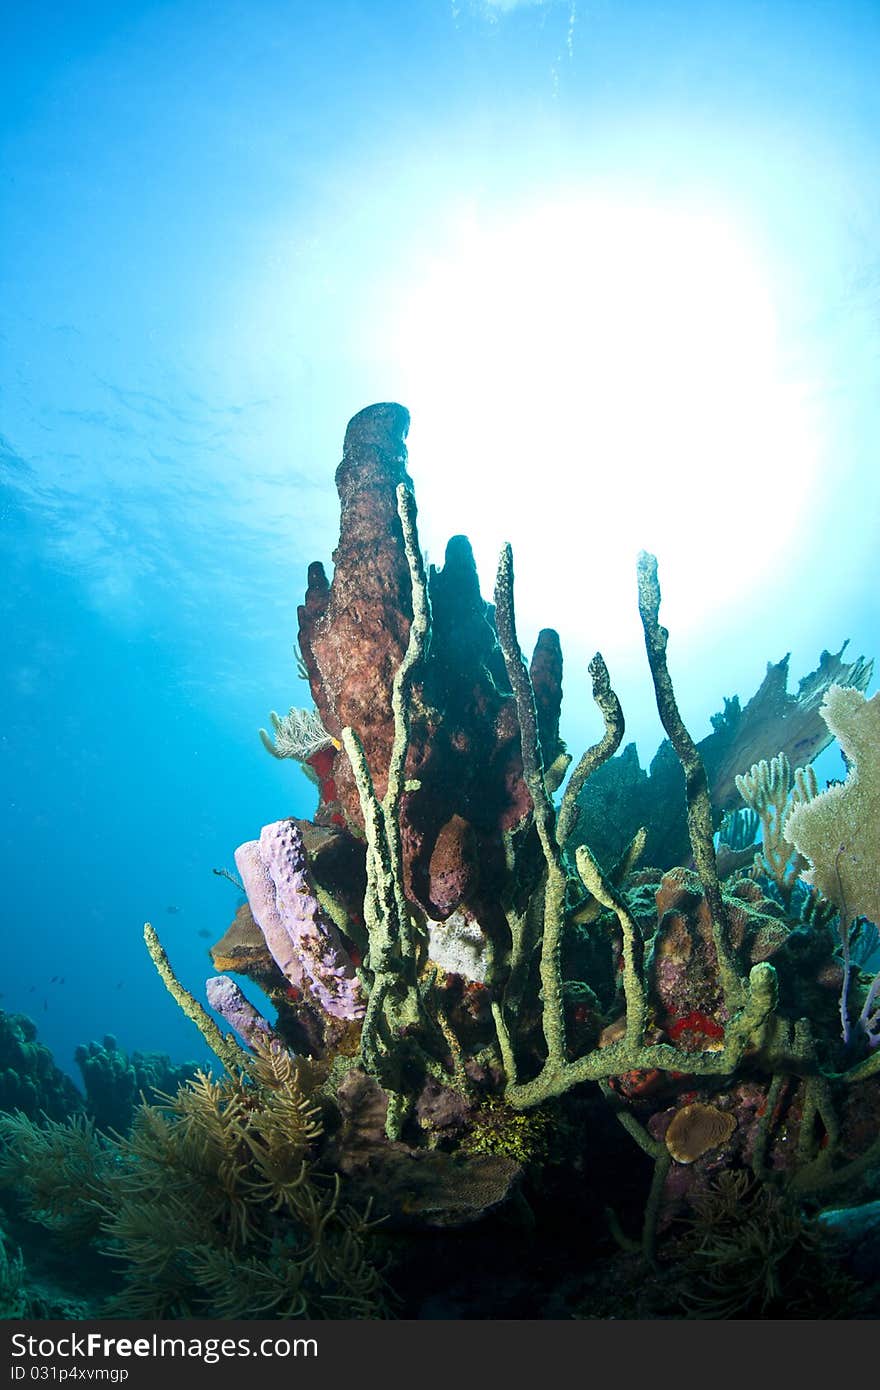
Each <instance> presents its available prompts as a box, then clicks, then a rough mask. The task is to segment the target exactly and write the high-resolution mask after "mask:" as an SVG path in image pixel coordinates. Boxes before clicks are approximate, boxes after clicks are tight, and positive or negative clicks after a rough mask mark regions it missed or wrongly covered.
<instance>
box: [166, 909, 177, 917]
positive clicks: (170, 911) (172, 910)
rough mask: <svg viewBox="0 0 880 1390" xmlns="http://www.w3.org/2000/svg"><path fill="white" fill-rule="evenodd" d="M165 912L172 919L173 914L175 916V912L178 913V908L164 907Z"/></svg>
mask: <svg viewBox="0 0 880 1390" xmlns="http://www.w3.org/2000/svg"><path fill="white" fill-rule="evenodd" d="M165 911H166V912H169V913H170V914H171V916H172V917H173V916H174V914H175V913H176V912H179V911H180V908H179V907H174V906H172V907H166V909H165Z"/></svg>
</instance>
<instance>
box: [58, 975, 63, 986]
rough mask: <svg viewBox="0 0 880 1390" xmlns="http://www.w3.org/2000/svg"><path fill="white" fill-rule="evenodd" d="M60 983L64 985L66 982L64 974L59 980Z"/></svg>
mask: <svg viewBox="0 0 880 1390" xmlns="http://www.w3.org/2000/svg"><path fill="white" fill-rule="evenodd" d="M58 983H59V985H63V984H64V976H63V975H62V976H61V979H60V980H59V981H58Z"/></svg>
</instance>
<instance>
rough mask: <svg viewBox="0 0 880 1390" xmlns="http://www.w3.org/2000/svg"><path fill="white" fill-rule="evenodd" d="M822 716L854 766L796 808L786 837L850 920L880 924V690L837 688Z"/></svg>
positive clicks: (820, 886)
mask: <svg viewBox="0 0 880 1390" xmlns="http://www.w3.org/2000/svg"><path fill="white" fill-rule="evenodd" d="M819 712H820V714H821V715H822V718H823V719H824V720H825V723H826V724H827V725H828V728H829V729H830V730H831V732H832V733H833V734H836V736H837V739H838V742H839V743H840V746H841V748H842V749H843V751H844V753H845V754H846V757H847V761H848V762H849V765H850V767H849V774H848V776H847V779H846V781H845V782H844V783H842V784H841V785H839V786H834V787H828V788H827V790H826V791H824V792H821V793H820V794H819V795H818V796H815V797H813V798H812V800H810V801H807V802H805V803H804V804H803V805H796V806H794V808H793V809H792V810H791V811H790V812H789V815H788V816H787V818H786V821H785V832H784V833H785V838H786V840H788V841H789V843H790V844H792V845H794V847H795V849H797V850H799V851H800V853H801V854H803V855H804V856H805V857H806V858H807V859H809V860H810V863H811V865H812V869H811V872H810V874H809V875H808V877H809V878H810V881H811V882H812V883H813V884H815V886H816V887H817V888H818V889H819V891H820V892H821V893H823V894H824V895H825V897H826V898H829V899H830V900H831V902H833V903H836V904H837V906H838V907H839V908H840V910H841V912H842V913H843V914H844V916H845V918H846V920H847V921H850V920H851V919H852V918H853V917H859V916H864V917H867V918H869V920H870V921H872V922H875V923H877V925H878V926H880V692H878V693H877V694H876V695H872V696H871V699H870V700H866V699H865V696H864V695H863V694H862V692H861V691H860V690H856V689H854V688H852V687H850V686H841V685H832V686H829V688H828V690H827V691H826V692H825V698H824V700H823V701H822V705H821V708H820V711H819Z"/></svg>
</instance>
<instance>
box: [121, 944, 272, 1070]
mask: <svg viewBox="0 0 880 1390" xmlns="http://www.w3.org/2000/svg"><path fill="white" fill-rule="evenodd" d="M144 941H145V942H146V946H147V950H148V951H149V953H150V956H151V957H152V960H153V964H154V965H155V967H156V969H157V970H158V972H159V978H160V979H161V981H162V983H163V984H164V986H165V988H166V989H167V990H168V993H169V994H170V995H171V997H172V999H173V1000H174V1002H175V1004H176V1005H177V1007H178V1008H179V1009H180V1010H181V1011H182V1012H183V1013H185V1014H186V1016H187V1018H188V1019H190V1020H191V1021H192V1022H193V1023H194V1024H195V1025H196V1027H197V1028H198V1030H199V1032H200V1033H201V1035H202V1037H203V1038H204V1039H205V1042H206V1043H207V1044H208V1046H209V1048H210V1049H211V1051H212V1052H213V1053H214V1055H215V1056H216V1057H219V1059H220V1061H221V1062H222V1063H223V1065H224V1067H225V1068H226V1070H227V1071H228V1072H229V1074H230V1076H236V1075H237V1074H238V1073H239V1072H240V1071H246V1070H247V1068H248V1066H249V1065H250V1058H249V1057H248V1054H247V1053H246V1052H245V1051H244V1049H243V1048H242V1047H239V1045H238V1043H237V1042H236V1041H235V1039H234V1038H233V1037H232V1035H231V1034H229V1033H227V1034H225V1035H224V1034H223V1033H221V1032H220V1029H219V1028H218V1027H217V1025H216V1023H215V1022H214V1020H213V1018H211V1016H210V1014H208V1013H207V1012H206V1011H205V1009H204V1008H203V1007H202V1005H201V1004H200V1003H199V1001H198V999H196V998H195V997H194V996H193V995H192V994H190V992H189V990H188V989H185V988H184V986H183V985H182V984H181V983H180V981H179V980H178V978H177V976H176V975H175V973H174V971H173V970H172V968H171V964H170V962H169V960H168V957H167V955H166V954H165V948H164V946H163V945H162V943H161V941H160V940H159V938H158V936H157V935H156V932H155V930H154V928H153V927H152V926H151V925H150V923H149V922H145V923H144Z"/></svg>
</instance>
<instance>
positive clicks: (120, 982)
mask: <svg viewBox="0 0 880 1390" xmlns="http://www.w3.org/2000/svg"><path fill="white" fill-rule="evenodd" d="M116 988H117V989H122V981H121V980H120V981H119V984H118V985H117V986H116Z"/></svg>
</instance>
